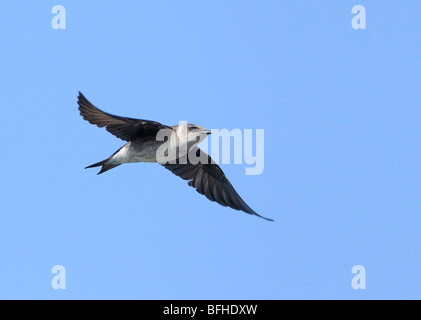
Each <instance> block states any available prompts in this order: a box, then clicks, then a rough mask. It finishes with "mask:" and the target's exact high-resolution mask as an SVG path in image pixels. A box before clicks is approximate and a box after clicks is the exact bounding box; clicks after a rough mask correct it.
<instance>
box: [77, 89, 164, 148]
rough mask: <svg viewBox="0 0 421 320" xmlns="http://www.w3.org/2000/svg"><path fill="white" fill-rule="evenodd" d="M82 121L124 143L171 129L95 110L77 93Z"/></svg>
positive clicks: (156, 123)
mask: <svg viewBox="0 0 421 320" xmlns="http://www.w3.org/2000/svg"><path fill="white" fill-rule="evenodd" d="M77 103H78V104H79V111H80V115H81V116H82V117H83V119H85V120H87V121H89V123H91V124H95V125H97V126H98V127H100V128H102V127H105V128H106V129H107V131H108V132H110V133H111V134H113V135H115V136H116V137H117V138H120V139H122V140H125V141H132V140H134V139H136V138H140V137H145V136H156V134H157V133H158V131H159V130H161V129H172V128H171V127H169V126H166V125H163V124H161V123H159V122H155V121H149V120H141V119H132V118H126V117H119V116H114V115H112V114H109V113H106V112H104V111H101V110H99V109H98V108H96V107H95V106H94V105H93V104H92V103H90V102H89V101H88V99H86V98H85V96H84V95H83V94H82V93H81V92H79V96H78V102H77Z"/></svg>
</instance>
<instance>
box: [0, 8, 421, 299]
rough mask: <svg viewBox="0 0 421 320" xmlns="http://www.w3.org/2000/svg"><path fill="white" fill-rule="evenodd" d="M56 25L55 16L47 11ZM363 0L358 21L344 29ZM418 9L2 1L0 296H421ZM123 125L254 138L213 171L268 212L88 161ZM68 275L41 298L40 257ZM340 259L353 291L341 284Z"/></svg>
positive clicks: (156, 174)
mask: <svg viewBox="0 0 421 320" xmlns="http://www.w3.org/2000/svg"><path fill="white" fill-rule="evenodd" d="M56 4H61V5H64V7H65V8H66V14H67V20H66V23H67V29H66V30H54V29H53V28H52V27H51V19H52V18H53V16H54V15H53V14H52V13H51V9H52V7H53V6H54V5H56ZM357 4H361V5H364V6H365V8H366V10H367V29H366V30H354V29H352V27H351V19H352V17H353V15H352V14H351V9H352V7H353V6H354V5H357ZM420 12H421V3H420V2H418V1H403V2H402V1H387V2H384V1H334V0H331V1H313V2H312V1H184V0H183V1H177V2H175V1H68V0H63V1H2V2H1V4H0V30H1V31H0V40H1V43H2V46H1V50H0V66H1V75H0V88H1V89H0V91H1V115H2V118H1V132H2V133H1V136H0V139H1V146H2V153H1V154H2V156H1V158H0V159H1V160H0V164H1V168H2V170H1V171H0V177H1V185H0V189H1V193H0V197H1V202H0V210H1V215H0V256H1V261H0V298H37V299H101V298H104V299H112V298H117V299H120V298H121V299H123V298H128V299H284V298H289V299H295V298H298V299H301V298H302V299H316V298H317V299H328V298H333V299H339V298H344V299H379V298H421V274H420V269H421V257H420V245H421V236H420V228H421V205H420V202H421V197H420V195H421V179H420V172H421V163H420V156H421V150H420V145H421V144H420V139H421V125H420V123H421V108H420V102H421V101H420V89H419V86H420V80H421V59H420V57H421V46H420V43H421V42H420V40H421V39H420V37H421V32H420V31H421V19H420ZM79 90H80V91H82V92H83V93H84V94H85V95H86V96H87V97H88V99H90V100H91V101H92V102H93V103H94V104H96V105H97V106H98V107H100V108H102V109H104V110H106V111H108V112H111V113H114V114H119V115H123V116H131V117H139V118H144V119H151V120H157V121H160V122H162V123H165V124H170V125H173V124H177V123H178V121H179V120H187V121H189V122H193V123H198V124H201V125H203V126H205V127H207V128H212V129H222V128H227V129H234V128H240V129H253V130H255V129H264V130H265V170H264V172H263V174H261V175H258V176H246V175H245V172H244V170H245V168H246V165H245V164H243V165H224V166H223V169H224V171H225V173H226V174H227V176H228V177H229V179H230V180H231V182H232V183H233V185H234V186H235V187H236V189H237V190H238V192H239V193H240V194H241V195H242V196H243V198H244V199H245V200H246V201H247V202H248V203H249V204H250V206H251V207H252V208H254V209H255V210H256V211H257V212H259V213H260V214H262V215H265V216H268V217H272V218H274V219H275V220H276V221H275V222H273V223H270V222H267V221H264V220H262V219H258V218H255V217H252V216H249V215H247V214H244V213H240V212H237V211H234V210H231V209H228V208H224V207H221V206H219V205H217V204H215V203H212V202H210V201H208V200H207V199H206V198H204V197H203V196H201V195H199V194H198V193H196V192H195V191H194V190H193V189H191V188H189V187H188V186H187V184H186V182H185V181H183V180H181V179H180V178H178V177H176V176H174V175H172V174H171V173H170V172H168V171H167V170H165V169H163V168H162V167H160V166H159V165H152V164H130V165H124V166H121V167H119V168H116V169H114V170H112V171H110V172H107V173H106V174H103V175H101V176H97V175H96V172H97V171H96V170H95V169H94V170H84V169H83V168H84V167H85V166H87V165H89V164H92V163H94V162H97V161H100V160H102V159H104V158H106V157H108V156H109V155H110V154H112V153H113V152H114V151H115V150H116V149H117V148H119V147H120V146H121V145H122V144H123V143H122V142H121V141H120V140H119V139H117V138H115V137H114V136H112V135H110V134H109V133H107V132H106V131H105V130H104V129H99V128H96V127H94V126H92V125H90V124H88V123H87V122H86V121H83V120H82V118H81V117H80V115H79V112H78V110H77V104H76V101H77V99H76V98H77V92H78V91H79ZM54 265H63V266H64V267H65V268H66V271H67V273H66V276H67V277H66V285H67V288H66V290H53V289H52V287H51V279H52V277H53V275H52V274H51V268H52V267H53V266H54ZM354 265H363V266H365V268H366V271H367V289H366V290H365V291H361V290H360V291H356V290H353V289H352V287H351V280H352V277H353V276H354V275H353V274H352V273H351V269H352V267H353V266H354Z"/></svg>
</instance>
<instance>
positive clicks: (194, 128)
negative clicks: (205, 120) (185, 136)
mask: <svg viewBox="0 0 421 320" xmlns="http://www.w3.org/2000/svg"><path fill="white" fill-rule="evenodd" d="M197 129H199V128H198V127H191V128H190V130H192V131H193V130H197Z"/></svg>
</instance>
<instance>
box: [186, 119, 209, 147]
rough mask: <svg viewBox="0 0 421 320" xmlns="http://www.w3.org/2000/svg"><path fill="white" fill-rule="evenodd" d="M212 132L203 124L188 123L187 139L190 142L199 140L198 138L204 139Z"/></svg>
mask: <svg viewBox="0 0 421 320" xmlns="http://www.w3.org/2000/svg"><path fill="white" fill-rule="evenodd" d="M210 134H211V131H209V130H207V129H206V128H204V127H202V126H199V125H197V124H191V123H188V124H187V140H188V141H189V142H197V141H198V140H199V141H202V140H203V139H205V138H206V137H207V136H208V135H210Z"/></svg>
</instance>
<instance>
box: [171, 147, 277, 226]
mask: <svg viewBox="0 0 421 320" xmlns="http://www.w3.org/2000/svg"><path fill="white" fill-rule="evenodd" d="M196 149H197V150H196V151H195V152H196V155H197V156H198V157H199V153H202V157H206V156H207V159H208V161H207V163H198V164H191V163H190V162H188V160H186V158H185V157H184V158H182V159H179V161H178V163H177V164H170V163H166V164H163V166H164V167H165V168H166V169H168V170H170V171H171V172H172V173H174V174H175V175H177V176H179V177H180V178H182V179H184V180H188V181H189V182H188V184H189V186H191V187H193V188H195V189H196V191H197V192H199V193H201V194H203V195H205V196H206V197H207V198H208V199H209V200H210V201H216V202H217V203H219V204H220V205H222V206H224V207H231V208H233V209H235V210H241V211H244V212H246V213H249V214H252V215H255V216H258V217H261V218H263V219H266V220H269V221H273V220H272V219H268V218H265V217H262V216H261V215H259V214H257V213H256V212H255V211H254V210H253V209H251V208H250V207H249V206H248V205H247V204H246V203H245V202H244V200H243V199H241V197H240V196H239V195H238V193H237V191H235V189H234V187H233V186H232V185H231V183H230V182H229V181H228V179H227V177H226V176H225V174H224V172H223V171H222V169H221V168H220V167H219V166H218V165H217V164H216V163H215V162H214V161H213V160H212V158H211V157H210V156H209V155H207V154H206V153H205V152H203V151H202V150H200V149H198V148H196ZM202 157H200V158H201V159H203V158H202ZM183 163H185V164H183Z"/></svg>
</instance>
